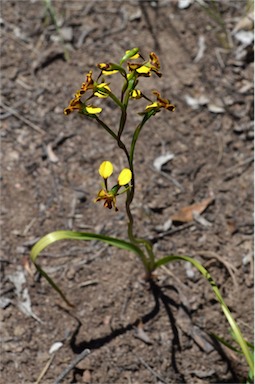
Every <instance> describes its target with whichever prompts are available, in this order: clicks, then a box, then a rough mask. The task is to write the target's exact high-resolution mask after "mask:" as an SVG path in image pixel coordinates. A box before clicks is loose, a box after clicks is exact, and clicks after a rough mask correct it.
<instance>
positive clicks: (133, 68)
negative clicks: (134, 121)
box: [64, 48, 175, 117]
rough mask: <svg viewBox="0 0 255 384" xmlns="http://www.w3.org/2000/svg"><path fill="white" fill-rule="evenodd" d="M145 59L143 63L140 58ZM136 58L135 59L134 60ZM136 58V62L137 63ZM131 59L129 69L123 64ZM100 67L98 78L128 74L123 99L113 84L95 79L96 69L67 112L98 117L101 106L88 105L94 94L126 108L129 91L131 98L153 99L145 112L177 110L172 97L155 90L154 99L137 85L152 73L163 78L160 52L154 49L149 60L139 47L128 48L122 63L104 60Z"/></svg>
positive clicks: (128, 63)
mask: <svg viewBox="0 0 255 384" xmlns="http://www.w3.org/2000/svg"><path fill="white" fill-rule="evenodd" d="M138 59H140V60H142V61H141V62H140V63H139V62H137V60H138ZM130 60H132V61H130ZM133 60H135V62H133ZM124 62H127V70H125V68H124V67H123V63H124ZM97 67H98V68H99V69H100V70H101V73H100V75H99V77H98V79H99V78H100V77H101V76H103V75H104V76H108V75H114V74H116V73H119V74H120V75H121V76H123V77H124V79H125V82H124V86H123V89H122V95H121V98H120V99H118V98H117V97H116V96H115V95H114V94H113V93H112V92H111V89H110V87H109V83H106V82H105V81H104V80H102V82H101V83H98V81H94V80H93V78H92V71H90V72H89V73H88V74H87V78H86V81H85V82H84V83H82V85H81V88H80V89H79V90H78V91H77V92H76V93H75V95H74V98H73V99H72V100H71V101H70V103H69V105H68V107H67V108H65V109H64V114H65V115H69V114H70V113H71V112H73V111H75V110H77V111H79V112H80V113H82V114H84V115H87V116H89V117H95V115H97V114H99V113H100V112H102V108H101V107H97V106H94V105H92V104H88V102H89V100H90V99H91V98H93V97H98V98H106V97H111V98H112V100H113V101H114V102H115V103H117V104H118V106H120V107H121V108H122V107H123V98H124V94H125V93H126V92H127V93H128V97H130V98H133V99H140V98H145V99H147V100H149V101H150V104H149V105H147V106H146V108H145V110H144V111H143V112H141V114H148V115H150V116H151V115H153V114H156V113H157V112H159V111H160V109H161V108H165V109H167V110H169V111H174V109H175V107H174V105H173V104H171V103H170V101H169V100H167V99H163V98H162V97H161V96H160V94H159V92H157V91H154V92H153V93H154V95H156V97H157V100H156V101H155V102H152V101H151V100H150V98H148V97H146V96H145V95H144V94H143V93H142V92H141V91H140V90H139V89H137V88H136V87H137V84H138V82H139V77H150V76H151V75H152V73H155V74H156V75H157V76H158V77H161V76H162V74H161V73H160V71H159V70H160V62H159V59H158V57H157V55H156V54H155V53H154V52H151V53H150V55H149V60H147V61H145V60H144V59H143V57H142V56H141V54H140V53H139V49H138V48H133V49H131V50H128V51H126V53H125V55H124V56H123V57H122V59H121V60H120V62H119V63H118V64H117V63H100V64H98V65H97ZM88 91H90V92H91V94H90V95H89V97H87V98H86V99H85V100H84V101H82V100H81V98H82V97H83V96H84V95H85V93H87V92H88Z"/></svg>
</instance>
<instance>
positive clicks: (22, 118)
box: [0, 102, 46, 134]
mask: <svg viewBox="0 0 255 384" xmlns="http://www.w3.org/2000/svg"><path fill="white" fill-rule="evenodd" d="M0 106H1V107H2V108H4V109H5V110H6V111H8V112H10V113H11V114H12V115H13V116H15V117H17V118H18V119H19V120H21V121H23V123H25V124H27V125H28V126H29V127H30V128H32V129H34V130H35V131H36V132H39V133H41V134H45V133H46V131H44V130H43V129H42V128H40V127H38V126H37V125H36V124H34V123H32V122H31V121H29V120H28V119H26V118H25V117H24V116H21V115H20V114H19V112H18V111H16V110H15V109H12V108H11V107H8V106H7V105H5V104H4V103H2V102H0Z"/></svg>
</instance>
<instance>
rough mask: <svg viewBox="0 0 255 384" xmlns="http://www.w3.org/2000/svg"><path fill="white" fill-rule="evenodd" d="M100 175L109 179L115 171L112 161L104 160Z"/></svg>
mask: <svg viewBox="0 0 255 384" xmlns="http://www.w3.org/2000/svg"><path fill="white" fill-rule="evenodd" d="M98 172H99V175H100V176H102V178H103V179H108V177H110V176H111V174H112V172H113V165H112V163H111V162H110V161H103V162H102V164H101V165H100V167H99V170H98Z"/></svg>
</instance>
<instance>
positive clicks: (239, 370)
mask: <svg viewBox="0 0 255 384" xmlns="http://www.w3.org/2000/svg"><path fill="white" fill-rule="evenodd" d="M52 4H53V6H54V9H55V12H56V17H57V19H58V21H59V25H60V30H61V32H62V36H63V40H64V45H63V43H62V42H61V41H60V40H59V34H58V32H57V31H56V28H55V25H54V23H53V22H52V18H50V16H49V13H48V12H47V10H46V7H45V3H44V2H43V1H36V0H34V1H32V0H31V1H28V0H26V1H17V0H9V1H4V0H3V1H2V15H1V26H0V27H1V32H2V34H1V36H2V55H1V56H2V57H1V66H2V86H1V89H2V102H1V115H0V116H1V123H2V129H1V139H2V151H1V160H2V176H1V179H2V180H1V181H2V205H1V214H2V218H1V228H2V229H1V230H2V250H1V260H0V261H1V282H2V284H1V294H2V298H1V334H2V336H1V338H2V344H1V368H0V369H1V371H0V372H1V378H0V382H1V383H4V384H20V383H24V384H25V383H26V384H28V383H35V382H37V383H38V382H39V381H37V379H38V378H39V376H40V373H41V372H42V370H43V369H44V368H45V367H46V366H47V363H49V364H48V367H46V368H48V369H45V372H44V374H43V375H42V376H41V379H40V382H41V383H59V382H62V383H118V384H122V383H123V384H124V383H127V384H129V383H130V384H131V383H132V384H138V383H139V384H142V383H155V384H156V383H157V384H159V383H188V384H191V383H240V382H244V380H245V377H246V376H247V365H246V363H245V360H244V358H243V357H240V356H239V355H237V354H235V353H233V352H230V351H229V350H228V349H227V348H225V347H223V346H220V345H219V344H218V343H217V342H216V341H215V340H213V338H212V336H211V335H212V334H216V335H218V336H219V337H223V338H225V339H226V340H228V341H231V337H230V334H229V325H228V323H227V321H226V319H225V318H224V315H223V313H222V311H221V309H220V306H219V304H218V302H217V301H216V299H215V297H214V294H213V292H212V291H211V288H210V286H209V284H208V283H207V282H206V281H205V280H204V279H203V278H202V277H201V276H200V275H199V273H198V272H197V271H196V270H194V269H193V268H191V267H190V266H189V265H187V264H185V263H180V262H176V263H172V264H170V265H168V266H167V268H161V269H159V270H158V271H157V275H156V277H155V281H154V283H152V284H151V285H149V284H148V283H146V282H145V281H144V270H143V266H142V265H141V264H140V262H139V260H137V259H136V258H135V256H133V255H132V254H128V253H127V252H125V251H120V250H117V249H114V248H112V247H108V246H106V245H103V244H101V243H98V242H90V243H89V242H88V243H81V242H60V243H58V244H56V245H53V246H51V247H49V248H47V249H46V250H45V251H44V252H43V253H42V255H41V256H40V263H41V265H42V266H43V267H44V268H45V270H46V271H47V272H48V273H49V274H50V276H51V277H52V278H53V279H54V280H55V281H56V282H57V283H58V284H59V285H60V286H61V288H62V289H63V290H64V292H65V293H66V295H67V297H68V298H69V300H70V301H71V302H72V303H74V304H75V308H74V309H70V308H67V306H66V305H65V304H64V303H63V302H62V301H61V299H60V297H59V296H58V295H57V294H56V293H55V292H54V291H53V289H52V288H51V287H50V286H49V284H48V283H47V282H46V281H45V279H43V278H40V277H39V276H38V274H36V273H35V269H34V268H33V266H31V265H30V263H29V251H30V249H31V247H32V246H33V244H35V242H36V241H37V240H38V239H39V238H40V237H42V236H43V235H45V234H47V233H49V232H51V231H54V230H58V229H71V230H79V231H87V232H89V231H91V232H93V231H95V232H97V233H103V234H107V235H111V236H115V237H116V236H118V237H120V238H123V239H126V238H127V234H126V222H127V220H126V217H125V209H124V200H125V199H124V196H123V197H120V198H119V201H118V207H119V211H118V212H114V210H112V211H110V210H107V209H104V208H103V207H102V204H100V203H98V204H96V205H95V204H94V202H93V199H94V198H95V196H96V194H97V192H98V189H99V188H100V182H101V181H100V180H99V176H98V166H99V165H100V163H101V162H102V161H103V160H110V161H112V162H113V163H114V165H115V168H116V171H115V172H118V171H119V170H121V169H122V167H123V166H125V165H126V164H125V159H124V158H123V155H122V153H121V151H120V150H119V149H118V148H116V146H115V143H114V142H113V140H112V138H111V137H110V136H109V137H108V136H107V135H106V134H105V132H104V131H103V130H102V129H100V128H99V127H98V126H97V125H96V124H95V123H94V122H93V121H91V120H87V119H85V118H82V117H81V116H79V115H78V114H76V113H73V114H71V115H70V116H64V114H63V109H64V108H65V107H66V106H67V105H68V103H69V100H70V99H71V98H72V96H73V94H74V92H75V91H76V90H77V89H78V88H79V87H80V85H81V83H82V82H83V81H84V76H85V74H86V73H87V72H88V71H89V70H90V69H92V70H93V71H94V73H96V72H97V69H96V64H97V63H99V62H107V61H117V60H119V58H120V57H122V55H123V52H125V51H126V50H127V49H130V48H133V47H136V46H137V47H140V49H141V52H142V54H143V56H144V57H146V58H147V57H148V54H149V53H150V52H151V51H155V52H156V53H157V54H158V56H159V58H160V62H161V66H162V69H161V72H162V73H163V77H162V78H157V77H156V76H153V77H152V78H150V79H144V81H142V82H141V84H142V86H143V90H144V91H145V93H146V92H147V93H149V92H150V91H151V90H152V89H155V88H156V89H158V90H159V91H160V92H161V93H162V95H163V96H164V97H168V98H170V99H171V101H172V102H173V103H174V104H175V105H176V111H175V112H174V113H170V112H168V111H162V112H161V113H159V114H157V115H156V116H155V117H154V118H153V119H151V120H150V121H149V123H148V125H147V126H146V127H145V128H144V130H143V132H142V134H141V139H140V142H139V143H138V146H137V153H136V157H135V166H136V180H137V190H136V196H135V200H134V204H133V208H132V209H133V210H132V212H133V214H134V217H135V223H136V224H135V230H136V232H137V234H139V235H140V236H144V237H146V238H148V239H150V240H151V241H153V243H154V246H155V251H156V254H157V257H162V256H164V255H167V254H183V255H189V256H193V257H195V258H197V259H198V260H199V261H200V262H202V263H203V265H204V266H205V267H207V268H208V270H209V271H210V273H211V274H212V276H213V277H214V279H215V280H216V282H217V284H218V286H219V288H220V290H221V292H222V294H223V296H224V299H225V300H226V303H227V304H228V306H229V308H230V309H231V311H232V313H233V315H234V316H235V319H236V320H237V322H238V324H239V325H240V327H241V330H242V332H243V334H244V336H245V337H246V338H247V339H248V340H253V261H252V254H253V218H252V211H253V123H252V121H253V69H254V65H253V46H252V45H247V46H243V45H242V43H241V42H240V41H238V40H237V39H236V38H235V35H234V34H232V32H233V31H234V28H235V27H236V25H237V22H238V21H240V20H241V19H242V17H243V16H244V15H245V6H246V1H228V0H225V1H224V2H221V3H218V9H219V12H220V15H221V18H222V20H224V26H225V29H226V31H227V32H228V33H229V35H230V36H231V41H230V43H229V42H228V41H227V39H226V35H224V33H222V29H221V28H220V26H219V24H218V23H217V22H216V21H215V20H214V19H213V18H212V17H210V16H209V15H208V14H207V13H206V12H205V11H204V9H203V8H202V7H201V6H199V4H198V3H196V2H194V3H192V4H191V5H190V7H189V8H186V9H179V7H178V2H177V1H174V0H173V1H167V0H166V1H163V0H159V1H141V2H139V1H137V0H132V1H131V0H130V1H117V0H115V1H96V0H94V1H53V2H52ZM201 39H202V40H201ZM199 41H200V45H201V41H202V43H203V42H204V44H205V50H204V51H203V52H202V54H201V57H199V56H197V54H198V52H199ZM227 43H228V44H229V46H227ZM64 47H65V49H66V50H67V51H68V52H69V56H70V57H69V60H68V61H66V60H65V49H64ZM200 52H201V51H200ZM107 80H108V79H107ZM111 81H112V83H113V84H114V86H118V79H117V77H112V79H111ZM187 96H189V97H192V98H193V99H188V98H187ZM202 97H203V98H204V99H205V97H206V98H207V101H206V102H203V101H201V98H202ZM194 99H195V101H196V102H197V103H198V104H197V108H196V109H195V106H194V103H193V102H194ZM189 100H191V102H190V101H189ZM197 100H200V104H199V102H198V101H197ZM104 103H105V110H104V112H105V116H106V119H107V121H108V123H109V124H110V125H111V126H112V127H113V129H114V127H115V126H116V124H117V122H118V115H117V110H116V108H114V106H113V105H112V104H111V103H109V102H108V100H105V101H104ZM138 103H139V101H138V102H134V104H133V105H134V108H135V113H134V114H133V115H132V116H130V119H129V122H128V126H127V131H126V132H125V134H124V140H126V141H127V142H128V141H129V140H130V137H131V133H132V131H133V129H134V127H135V126H136V124H137V123H138V121H139V117H138V115H137V114H136V108H137V107H136V105H138ZM192 103H193V104H192ZM168 152H171V153H173V154H174V158H173V160H171V161H169V162H168V163H167V164H165V165H164V167H163V169H162V171H161V172H158V171H156V170H155V168H154V166H153V162H154V160H155V159H156V158H157V157H158V156H160V155H161V154H164V153H168ZM210 196H214V201H213V204H210V206H209V207H208V208H207V209H206V211H205V212H204V213H203V214H202V218H203V219H204V221H201V219H200V221H197V220H193V221H192V222H189V223H179V224H178V223H175V222H174V223H173V224H172V226H171V227H170V228H169V229H167V230H165V229H166V228H164V224H165V223H167V222H168V220H170V219H171V217H172V216H173V215H175V214H176V213H177V212H178V211H179V210H180V209H181V208H183V207H186V206H189V205H191V204H193V203H198V202H201V201H203V200H204V199H207V198H208V197H210ZM29 268H30V269H29ZM29 271H32V273H29ZM22 277H23V278H24V283H23V284H21V287H20V290H19V289H18V282H19V281H20V279H21V278H22ZM24 301H25V302H26V303H27V304H28V306H29V304H30V301H31V309H32V313H31V312H30V314H29V313H27V314H25V313H24V306H23V307H22V305H21V303H22V302H23V303H24ZM56 342H61V343H63V345H62V347H61V348H60V349H59V350H58V351H57V352H55V353H54V354H53V355H52V354H50V353H49V350H50V348H51V346H52V345H53V344H54V343H56ZM86 348H88V349H89V350H90V354H89V355H88V356H87V357H84V358H83V359H82V360H81V361H80V362H75V359H76V357H77V356H80V355H79V354H81V353H82V352H83V351H84V349H86ZM52 356H54V357H53V358H52ZM51 359H52V360H51ZM71 363H73V367H72V368H71V369H69V371H68V373H67V374H66V375H65V377H64V378H63V380H61V379H60V375H61V374H63V372H65V369H66V368H68V366H69V364H71Z"/></svg>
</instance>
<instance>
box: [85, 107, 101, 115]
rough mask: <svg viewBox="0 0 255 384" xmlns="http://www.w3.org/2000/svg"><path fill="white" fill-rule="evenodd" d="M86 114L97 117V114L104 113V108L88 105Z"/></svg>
mask: <svg viewBox="0 0 255 384" xmlns="http://www.w3.org/2000/svg"><path fill="white" fill-rule="evenodd" d="M86 112H87V113H89V114H90V115H95V114H97V113H100V112H102V108H99V107H93V105H87V106H86Z"/></svg>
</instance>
